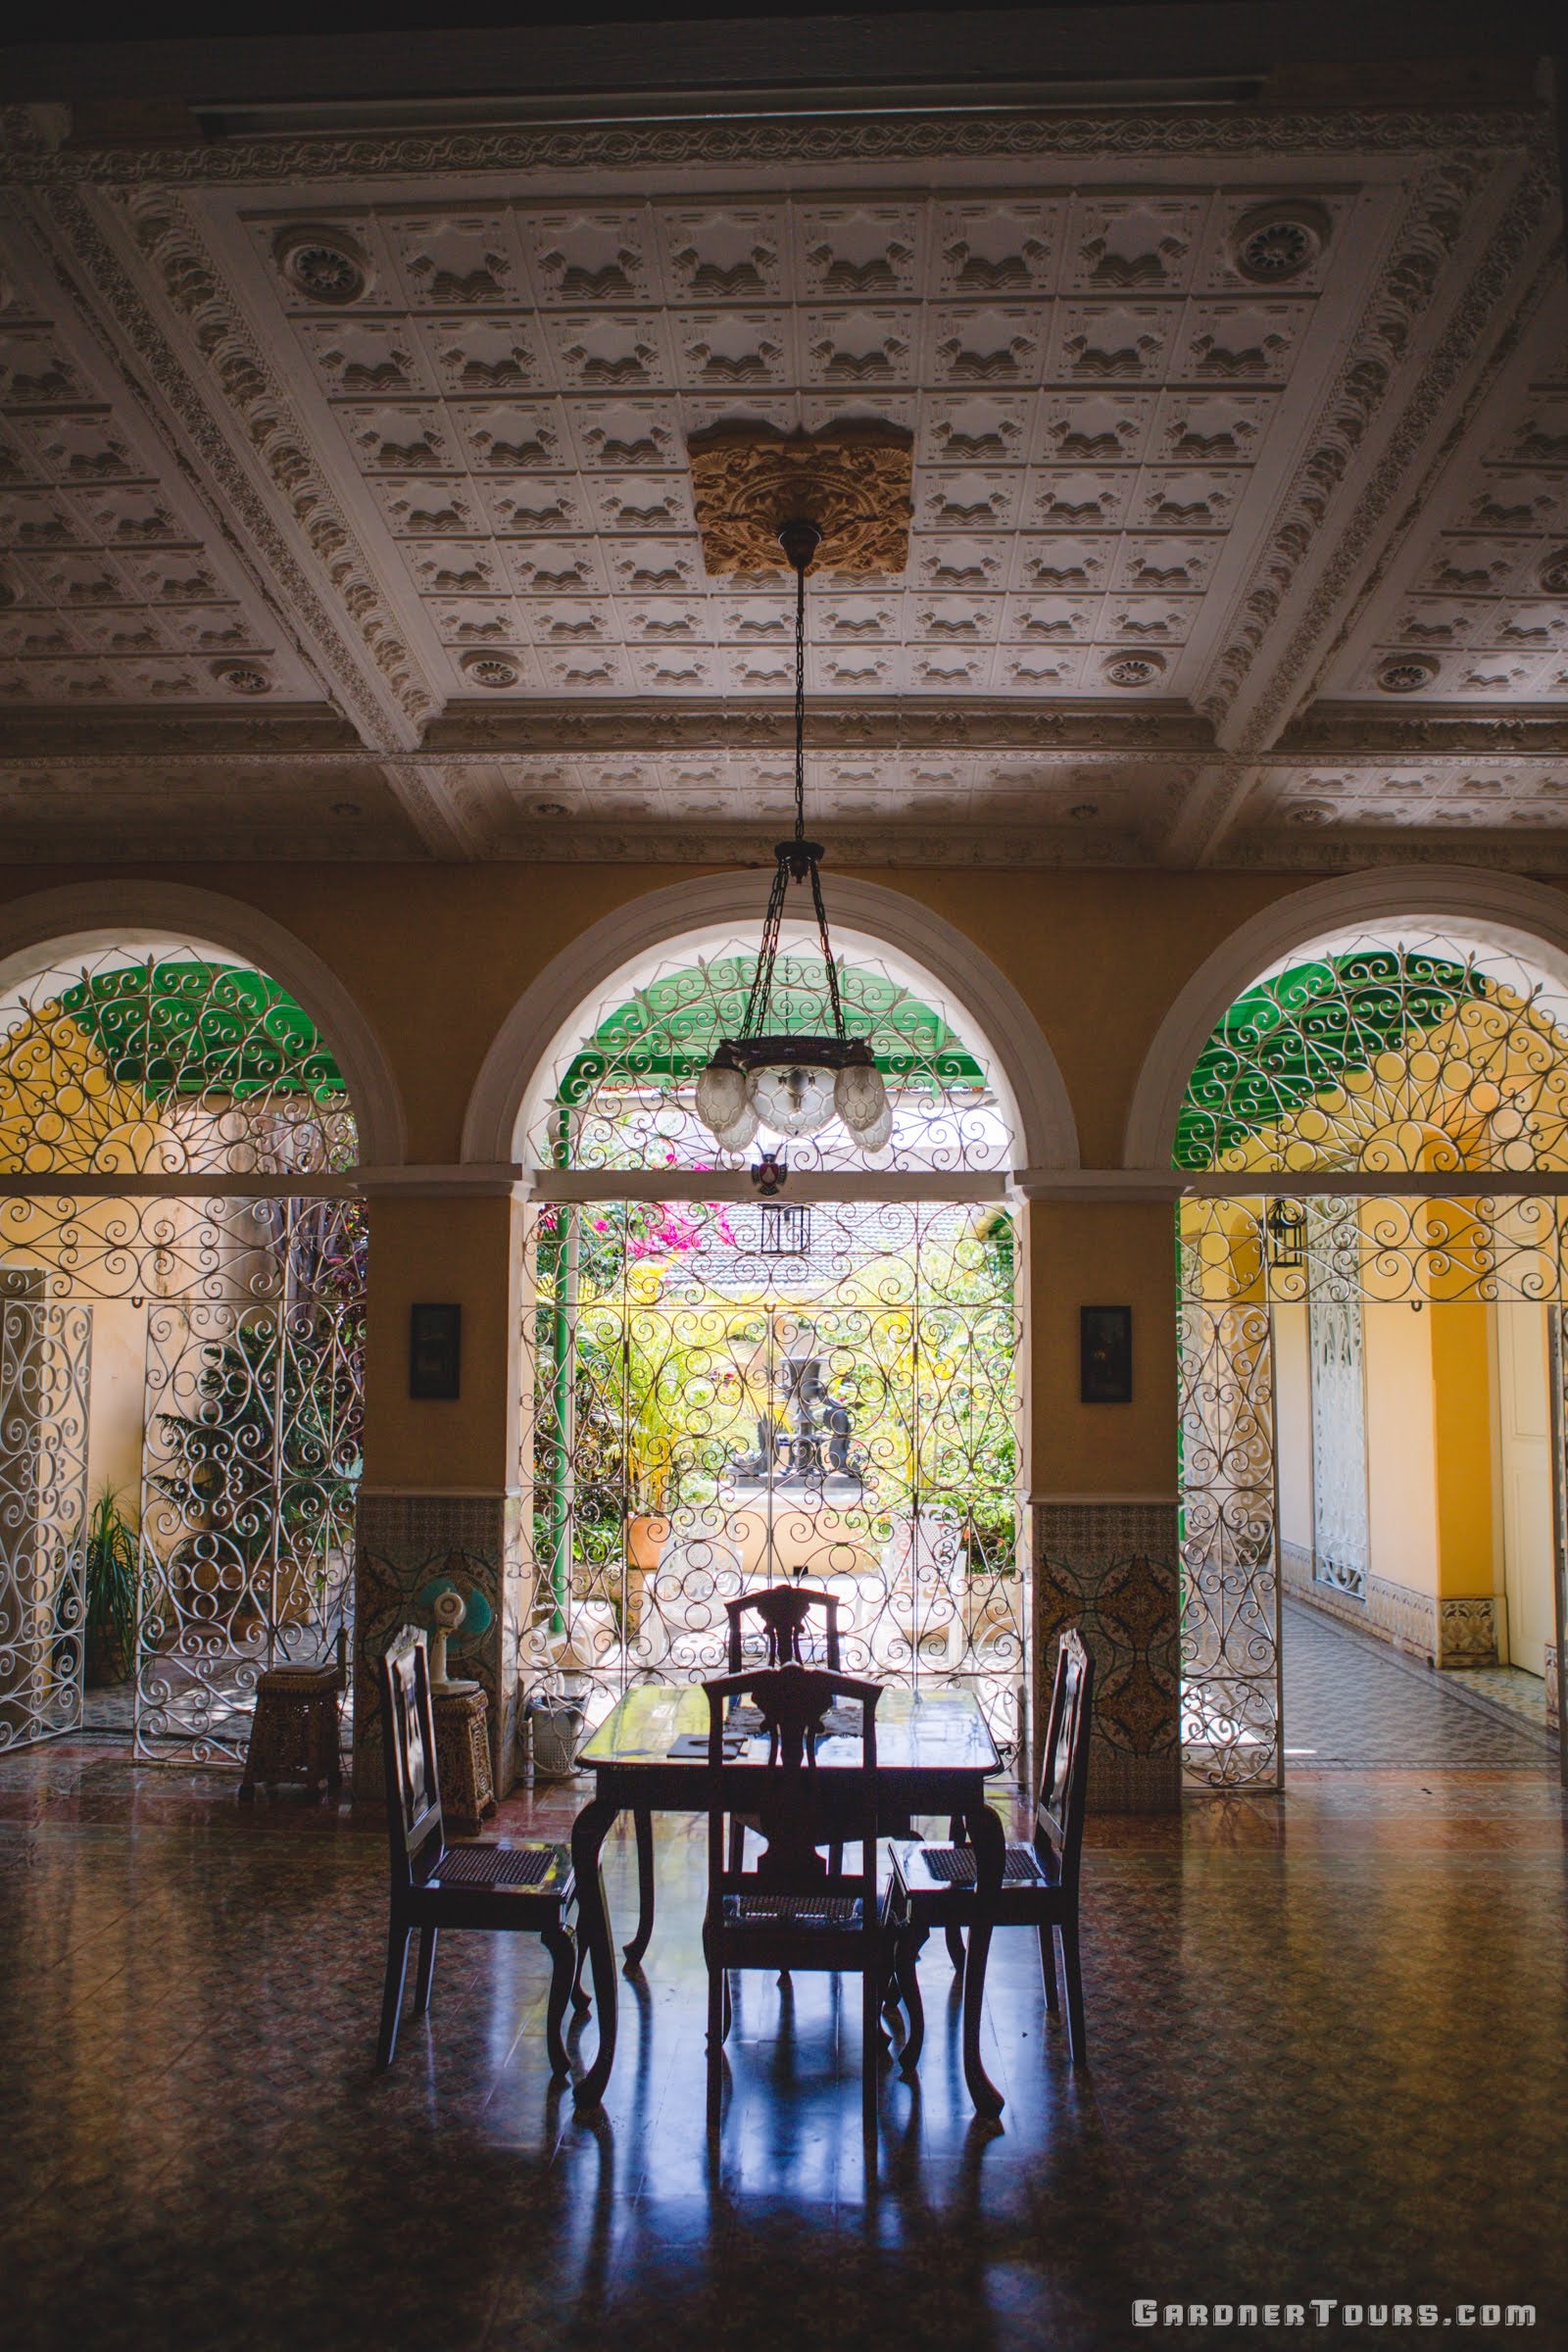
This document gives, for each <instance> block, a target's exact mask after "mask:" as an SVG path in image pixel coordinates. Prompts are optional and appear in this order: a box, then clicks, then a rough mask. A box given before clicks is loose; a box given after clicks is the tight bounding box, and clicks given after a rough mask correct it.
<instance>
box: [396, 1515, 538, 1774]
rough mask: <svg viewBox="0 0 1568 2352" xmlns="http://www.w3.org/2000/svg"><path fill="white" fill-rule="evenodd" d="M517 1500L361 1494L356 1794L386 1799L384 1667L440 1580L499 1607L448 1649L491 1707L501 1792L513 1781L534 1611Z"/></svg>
mask: <svg viewBox="0 0 1568 2352" xmlns="http://www.w3.org/2000/svg"><path fill="white" fill-rule="evenodd" d="M519 1531H520V1504H519V1502H518V1499H517V1497H516V1495H501V1494H497V1495H398V1494H389V1493H387V1492H385V1491H381V1492H378V1493H372V1494H362V1495H361V1497H360V1513H359V1552H358V1557H357V1563H356V1578H355V1600H356V1620H355V1622H356V1633H355V1654H354V1795H355V1799H356V1802H366V1801H368V1802H370V1803H379V1802H380V1801H381V1795H382V1787H381V1723H380V1714H381V1709H380V1699H379V1696H378V1693H377V1691H376V1683H375V1662H376V1660H377V1658H378V1657H379V1656H380V1655H381V1652H382V1651H383V1650H384V1649H385V1647H386V1644H387V1641H388V1638H389V1637H390V1636H391V1635H392V1634H393V1633H395V1632H396V1630H397V1628H398V1627H399V1626H400V1625H404V1624H409V1623H413V1622H416V1621H417V1611H416V1608H415V1605H414V1603H415V1595H416V1594H417V1593H418V1592H419V1591H420V1589H421V1588H422V1587H423V1586H424V1585H426V1584H428V1583H429V1582H430V1580H431V1579H432V1578H435V1577H451V1578H452V1580H453V1582H454V1583H455V1584H458V1585H460V1586H463V1587H467V1586H472V1587H474V1588H475V1589H476V1590H477V1591H478V1592H480V1593H483V1595H484V1597H485V1599H486V1601H487V1602H488V1603H489V1606H490V1624H489V1626H488V1627H487V1628H486V1630H485V1632H484V1633H483V1634H480V1635H477V1636H473V1637H466V1636H465V1637H461V1638H459V1639H458V1640H455V1641H454V1642H451V1643H450V1645H449V1647H448V1653H447V1655H448V1662H449V1668H450V1670H451V1671H452V1672H453V1673H454V1674H455V1675H463V1676H465V1677H467V1678H469V1679H471V1680H472V1681H475V1682H477V1683H479V1684H480V1685H481V1686H482V1687H483V1690H484V1694H485V1699H486V1702H487V1704H488V1707H489V1730H490V1764H491V1770H492V1772H493V1774H494V1776H495V1785H496V1789H497V1791H498V1792H504V1791H505V1790H506V1789H510V1788H511V1786H512V1783H513V1779H514V1777H515V1771H514V1763H513V1757H514V1752H515V1739H516V1715H517V1676H516V1671H515V1663H516V1655H517V1638H518V1627H519V1625H520V1624H521V1623H522V1622H523V1621H524V1618H525V1615H526V1605H527V1598H528V1593H527V1577H526V1572H525V1570H524V1568H523V1565H522V1558H521V1548H520V1543H519Z"/></svg>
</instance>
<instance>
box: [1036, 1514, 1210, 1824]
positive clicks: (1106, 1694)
mask: <svg viewBox="0 0 1568 2352" xmlns="http://www.w3.org/2000/svg"><path fill="white" fill-rule="evenodd" d="M1035 1559H1036V1561H1037V1563H1038V1566H1037V1571H1036V1576H1037V1588H1036V1589H1037V1593H1038V1601H1037V1606H1036V1612H1035V1624H1036V1628H1037V1639H1038V1642H1039V1644H1040V1649H1039V1655H1038V1657H1037V1660H1036V1685H1035V1687H1036V1689H1037V1691H1040V1692H1041V1694H1042V1700H1044V1697H1045V1694H1047V1693H1049V1691H1050V1689H1051V1676H1052V1673H1053V1671H1054V1665H1055V1653H1056V1637H1057V1635H1058V1633H1059V1632H1060V1630H1061V1628H1062V1627H1063V1626H1067V1625H1077V1626H1078V1627H1079V1629H1080V1631H1081V1632H1082V1634H1083V1637H1084V1640H1085V1641H1086V1642H1088V1644H1089V1648H1090V1652H1091V1654H1092V1655H1093V1657H1094V1660H1095V1669H1096V1681H1095V1725H1094V1740H1093V1744H1092V1746H1091V1749H1090V1761H1089V1802H1090V1804H1091V1806H1092V1807H1093V1808H1095V1809H1096V1810H1097V1811H1100V1812H1105V1813H1159V1812H1166V1811H1173V1810H1175V1809H1176V1807H1177V1806H1178V1805H1179V1804H1180V1801H1181V1749H1180V1731H1181V1707H1180V1684H1179V1631H1178V1609H1179V1593H1180V1577H1179V1572H1178V1567H1177V1544H1176V1504H1175V1502H1174V1500H1172V1501H1170V1502H1147V1501H1145V1502H1137V1501H1128V1502H1117V1501H1103V1502H1077V1501H1062V1502H1050V1501H1048V1502H1037V1503H1036V1504H1035Z"/></svg>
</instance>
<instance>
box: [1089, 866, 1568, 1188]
mask: <svg viewBox="0 0 1568 2352" xmlns="http://www.w3.org/2000/svg"><path fill="white" fill-rule="evenodd" d="M1417 920H1431V921H1435V922H1442V923H1451V924H1455V925H1459V926H1462V927H1463V929H1464V931H1465V933H1466V934H1467V935H1469V936H1471V937H1473V938H1475V939H1476V940H1477V941H1478V942H1479V943H1481V944H1489V943H1490V944H1495V945H1496V946H1498V947H1501V948H1505V949H1507V950H1509V951H1510V952H1512V953H1514V954H1516V955H1523V956H1527V957H1529V958H1530V959H1531V960H1533V961H1534V962H1536V963H1537V964H1539V965H1540V966H1541V967H1542V968H1543V969H1544V970H1545V971H1547V972H1549V973H1550V974H1551V976H1552V977H1553V978H1554V979H1557V980H1560V981H1562V982H1563V983H1564V984H1565V985H1568V896H1565V894H1564V893H1563V892H1561V891H1559V890H1553V889H1551V888H1549V887H1548V886H1547V885H1546V884H1544V883H1541V882H1531V881H1527V880H1525V879H1523V878H1521V877H1519V876H1516V875H1512V874H1499V873H1492V872H1488V871H1487V870H1485V869H1484V868H1481V867H1474V866H1446V867H1445V866H1437V867H1426V866H1381V867H1372V868H1369V869H1367V870H1366V871H1365V872H1362V873H1357V874H1345V875H1337V876H1336V877H1335V878H1334V879H1333V880H1332V881H1328V882H1316V883H1313V884H1311V885H1310V886H1309V887H1308V888H1307V889H1305V890H1297V891H1292V892H1290V893H1289V894H1288V895H1287V896H1285V897H1284V898H1280V899H1276V900H1275V901H1274V903H1273V904H1272V905H1271V906H1269V907H1263V908H1261V909H1260V910H1259V911H1258V912H1257V913H1256V914H1254V915H1252V916H1251V917H1250V919H1249V920H1248V921H1247V922H1245V923H1243V924H1241V925H1239V927H1238V928H1237V929H1236V930H1235V931H1233V932H1231V934H1230V935H1229V937H1228V938H1226V939H1224V940H1222V941H1221V942H1220V944H1219V946H1218V947H1217V948H1215V949H1214V951H1213V952H1212V954H1211V955H1209V956H1206V957H1205V958H1204V960H1203V962H1202V963H1201V964H1200V966H1199V968H1198V970H1197V971H1196V972H1194V974H1193V975H1192V977H1191V979H1190V980H1189V981H1188V982H1187V984H1186V986H1185V987H1184V988H1183V989H1182V991H1181V993H1180V995H1179V996H1178V997H1177V998H1176V999H1175V1001H1174V1003H1173V1004H1172V1005H1171V1006H1170V1008H1169V1010H1168V1011H1167V1012H1166V1014H1165V1017H1164V1019H1163V1020H1162V1021H1161V1023H1160V1025H1159V1028H1158V1029H1157V1031H1156V1032H1155V1034H1154V1038H1153V1041H1152V1044H1151V1046H1150V1048H1149V1052H1148V1053H1147V1054H1146V1055H1145V1056H1144V1062H1143V1067H1142V1069H1141V1070H1140V1071H1139V1074H1138V1083H1137V1085H1136V1086H1135V1088H1134V1090H1133V1099H1132V1103H1131V1106H1130V1108H1129V1110H1128V1114H1127V1126H1126V1133H1125V1140H1124V1145H1123V1159H1124V1162H1125V1164H1126V1165H1127V1166H1128V1167H1130V1168H1149V1169H1154V1168H1157V1169H1160V1170H1161V1171H1165V1170H1168V1169H1169V1168H1170V1166H1171V1162H1172V1156H1173V1152H1174V1149H1175V1142H1176V1129H1177V1121H1178V1119H1179V1117H1180V1114H1181V1107H1182V1103H1183V1099H1184V1097H1185V1095H1186V1092H1187V1086H1188V1081H1189V1080H1190V1078H1191V1077H1192V1074H1193V1070H1194V1067H1195V1065H1196V1063H1197V1061H1198V1058H1199V1055H1200V1054H1201V1053H1202V1051H1203V1048H1204V1046H1205V1045H1206V1044H1207V1043H1208V1040H1209V1038H1210V1036H1211V1035H1212V1034H1213V1031H1214V1028H1215V1025H1216V1024H1217V1023H1218V1022H1219V1021H1220V1020H1221V1019H1222V1018H1223V1017H1224V1015H1225V1013H1226V1012H1228V1011H1229V1009H1230V1007H1231V1005H1233V1004H1234V1003H1235V1002H1236V999H1237V998H1238V997H1239V996H1240V995H1241V994H1242V993H1243V991H1244V990H1246V989H1247V988H1249V987H1250V986H1251V984H1252V982H1253V981H1254V980H1256V979H1257V977H1258V975H1259V974H1260V973H1262V972H1265V971H1267V970H1268V969H1269V968H1270V966H1271V965H1273V964H1275V963H1277V962H1278V961H1279V960H1280V958H1281V957H1282V956H1288V955H1289V954H1290V953H1291V952H1292V951H1293V950H1294V949H1297V948H1301V947H1305V946H1307V945H1309V944H1310V943H1311V942H1312V941H1314V940H1320V939H1322V938H1324V937H1325V936H1327V935H1331V934H1333V933H1335V932H1338V931H1343V930H1348V929H1367V928H1371V927H1373V926H1375V925H1377V924H1380V923H1399V922H1404V921H1417Z"/></svg>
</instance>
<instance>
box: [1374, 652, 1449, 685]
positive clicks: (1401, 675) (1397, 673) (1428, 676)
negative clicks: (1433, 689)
mask: <svg viewBox="0 0 1568 2352" xmlns="http://www.w3.org/2000/svg"><path fill="white" fill-rule="evenodd" d="M1438 669H1439V664H1438V662H1435V661H1434V660H1433V658H1432V656H1431V655H1430V654H1403V655H1400V656H1399V657H1398V658H1397V660H1395V661H1392V662H1384V663H1383V666H1382V667H1381V669H1380V670H1379V671H1378V684H1379V685H1380V686H1381V687H1382V689H1383V691H1384V693H1385V694H1418V693H1419V692H1420V690H1421V688H1422V687H1423V686H1430V685H1431V683H1432V681H1433V679H1434V678H1435V677H1436V676H1437V674H1438Z"/></svg>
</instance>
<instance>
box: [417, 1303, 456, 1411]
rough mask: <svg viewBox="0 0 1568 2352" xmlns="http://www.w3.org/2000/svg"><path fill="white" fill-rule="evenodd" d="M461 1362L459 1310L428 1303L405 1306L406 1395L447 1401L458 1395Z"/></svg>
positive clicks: (454, 1307) (453, 1307)
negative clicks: (406, 1318)
mask: <svg viewBox="0 0 1568 2352" xmlns="http://www.w3.org/2000/svg"><path fill="white" fill-rule="evenodd" d="M462 1365H463V1309H462V1307H461V1306H456V1305H453V1306H446V1305H439V1304H434V1305H433V1304H431V1303H430V1302H429V1301H424V1302H422V1303H418V1304H416V1305H414V1306H411V1307H410V1309H409V1395H410V1396H411V1397H425V1398H442V1399H446V1400H448V1401H450V1400H451V1398H453V1397H456V1396H457V1395H458V1394H459V1391H460V1379H461V1373H462Z"/></svg>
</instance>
